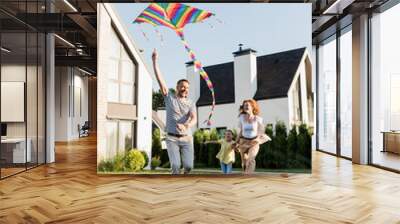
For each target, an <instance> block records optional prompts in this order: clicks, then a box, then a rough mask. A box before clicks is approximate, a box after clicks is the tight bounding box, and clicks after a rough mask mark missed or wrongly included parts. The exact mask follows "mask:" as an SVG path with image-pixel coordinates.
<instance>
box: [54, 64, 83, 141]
mask: <svg viewBox="0 0 400 224" xmlns="http://www.w3.org/2000/svg"><path fill="white" fill-rule="evenodd" d="M55 73H56V77H55V78H56V81H55V86H56V88H55V141H70V140H74V139H78V138H79V132H78V125H80V126H82V125H83V124H84V123H85V121H87V120H88V106H89V102H88V77H87V76H84V74H83V73H82V72H80V71H79V70H78V69H76V68H72V67H56V68H55ZM79 90H80V93H78V91H79ZM79 95H80V97H79ZM79 101H81V102H79ZM79 107H81V108H79ZM80 110H82V111H81V112H80Z"/></svg>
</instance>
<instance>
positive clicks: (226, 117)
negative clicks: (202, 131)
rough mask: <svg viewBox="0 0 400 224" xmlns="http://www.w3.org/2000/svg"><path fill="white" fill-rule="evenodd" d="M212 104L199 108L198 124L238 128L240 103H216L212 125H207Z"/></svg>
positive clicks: (204, 126) (203, 126) (201, 126)
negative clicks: (206, 121)
mask: <svg viewBox="0 0 400 224" xmlns="http://www.w3.org/2000/svg"><path fill="white" fill-rule="evenodd" d="M210 109H211V106H204V107H198V108H197V114H198V125H199V128H218V127H227V128H237V126H238V115H239V104H237V105H236V104H221V105H216V106H215V110H214V113H213V117H212V118H211V126H207V124H206V123H204V121H205V120H207V119H208V114H209V112H210Z"/></svg>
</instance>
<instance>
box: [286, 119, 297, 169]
mask: <svg viewBox="0 0 400 224" xmlns="http://www.w3.org/2000/svg"><path fill="white" fill-rule="evenodd" d="M287 144H288V145H287V149H288V151H287V159H288V161H287V167H288V168H292V167H298V164H297V160H296V155H297V153H298V145H297V127H296V126H295V125H293V126H292V129H291V130H290V131H289V136H288V141H287Z"/></svg>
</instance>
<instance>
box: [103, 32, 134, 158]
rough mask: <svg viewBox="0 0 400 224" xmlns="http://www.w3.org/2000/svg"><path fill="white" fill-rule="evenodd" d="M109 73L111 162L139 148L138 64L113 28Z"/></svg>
mask: <svg viewBox="0 0 400 224" xmlns="http://www.w3.org/2000/svg"><path fill="white" fill-rule="evenodd" d="M112 27H113V29H112V32H110V34H109V35H110V39H111V41H110V44H111V47H110V49H109V52H108V54H109V57H108V64H107V65H108V66H109V67H108V70H107V101H108V104H107V118H108V121H107V130H106V132H107V135H106V136H107V152H108V155H107V156H109V158H112V157H114V156H115V155H116V154H118V153H124V152H126V151H128V150H130V149H132V148H135V147H136V140H135V132H136V126H137V122H136V119H137V107H136V103H137V102H136V85H135V84H136V78H137V76H136V73H137V64H136V60H135V59H134V57H133V56H132V54H130V52H129V51H128V49H129V48H128V47H127V46H126V45H125V44H124V42H123V39H122V37H121V36H120V34H119V33H118V31H117V30H116V29H115V28H114V26H112Z"/></svg>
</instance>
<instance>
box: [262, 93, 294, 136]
mask: <svg viewBox="0 0 400 224" xmlns="http://www.w3.org/2000/svg"><path fill="white" fill-rule="evenodd" d="M257 102H258V105H259V106H260V110H261V117H262V118H263V119H264V124H265V125H267V124H275V123H276V121H278V120H280V121H283V122H284V123H285V125H286V127H287V128H288V129H289V127H290V126H289V111H288V108H289V99H288V98H287V97H284V98H275V99H268V100H259V101H257Z"/></svg>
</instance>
